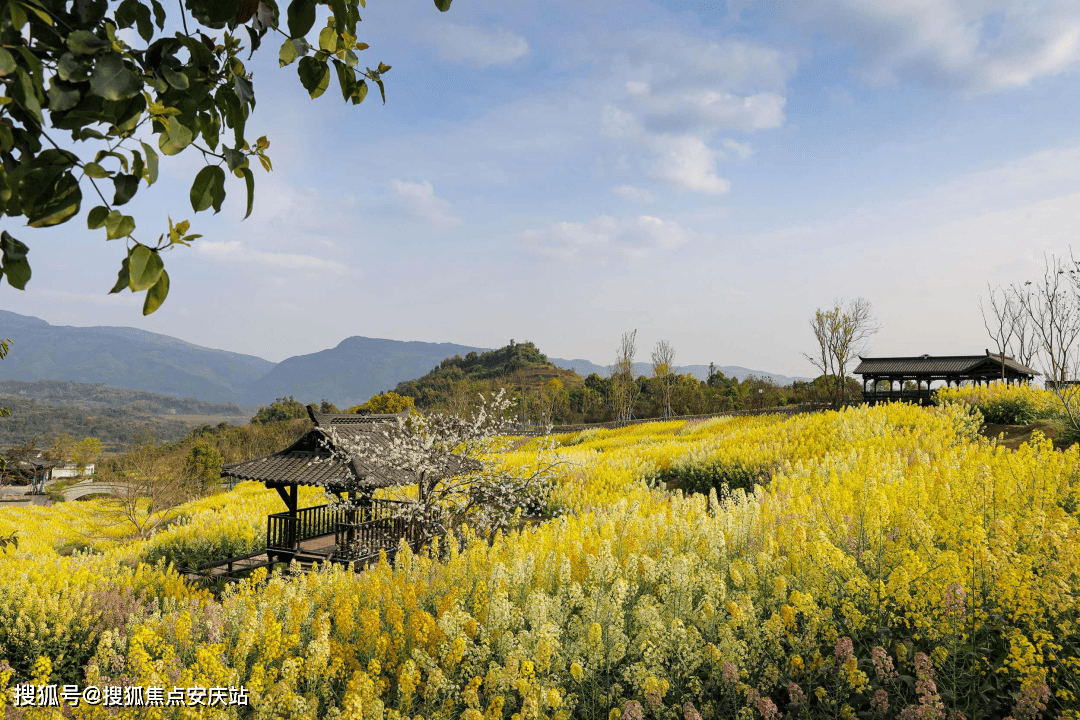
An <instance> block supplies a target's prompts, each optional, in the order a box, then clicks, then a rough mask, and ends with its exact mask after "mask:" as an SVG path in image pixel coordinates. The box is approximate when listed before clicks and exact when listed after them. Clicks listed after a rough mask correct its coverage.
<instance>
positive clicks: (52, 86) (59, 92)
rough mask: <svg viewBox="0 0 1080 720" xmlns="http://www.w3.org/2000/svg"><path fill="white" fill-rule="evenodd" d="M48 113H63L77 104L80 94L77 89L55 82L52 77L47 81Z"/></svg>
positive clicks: (54, 78)
mask: <svg viewBox="0 0 1080 720" xmlns="http://www.w3.org/2000/svg"><path fill="white" fill-rule="evenodd" d="M46 95H47V96H48V98H49V112H64V111H65V110H70V109H71V108H73V107H75V106H76V105H78V104H79V99H80V98H81V97H82V93H80V92H79V89H78V88H77V87H70V86H67V85H66V83H63V82H57V79H56V77H55V76H54V77H53V78H51V79H50V80H49V92H48V93H46Z"/></svg>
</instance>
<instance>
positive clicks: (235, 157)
mask: <svg viewBox="0 0 1080 720" xmlns="http://www.w3.org/2000/svg"><path fill="white" fill-rule="evenodd" d="M221 154H222V155H224V156H225V162H226V163H228V165H229V170H230V171H233V170H236V169H237V168H242V167H244V165H246V164H247V158H246V157H244V153H242V152H240V151H239V150H233V149H232V148H230V147H223V148H221Z"/></svg>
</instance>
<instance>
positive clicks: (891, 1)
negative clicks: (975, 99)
mask: <svg viewBox="0 0 1080 720" xmlns="http://www.w3.org/2000/svg"><path fill="white" fill-rule="evenodd" d="M791 7H792V8H793V9H792V12H791V16H792V17H793V18H794V19H796V20H797V21H798V22H801V23H804V24H808V25H811V26H813V27H815V28H819V29H821V30H823V31H824V32H825V33H826V34H828V35H830V36H832V37H837V38H839V39H841V40H842V41H846V42H847V44H848V45H849V46H850V47H851V49H853V50H854V51H855V52H856V53H857V54H858V56H859V57H860V60H861V74H862V75H863V76H864V77H865V78H867V79H868V80H870V81H872V82H892V81H894V80H896V79H897V78H898V77H900V76H902V75H906V76H914V77H917V78H919V79H920V80H922V81H924V82H927V83H929V84H933V85H941V86H945V87H948V88H952V89H955V90H959V91H961V92H993V91H999V90H1003V89H1006V88H1011V87H1021V86H1024V85H1028V84H1029V83H1031V82H1032V81H1033V80H1035V79H1037V78H1039V77H1042V76H1044V75H1053V74H1056V73H1060V72H1062V71H1064V70H1066V69H1068V68H1070V67H1072V66H1074V65H1075V64H1076V63H1077V62H1078V61H1080V4H1078V3H1076V2H1075V1H1074V0H1041V1H1040V0H1034V1H1031V0H1023V1H1020V0H935V1H933V2H929V1H928V0H805V1H804V2H799V3H794V4H792V6H791Z"/></svg>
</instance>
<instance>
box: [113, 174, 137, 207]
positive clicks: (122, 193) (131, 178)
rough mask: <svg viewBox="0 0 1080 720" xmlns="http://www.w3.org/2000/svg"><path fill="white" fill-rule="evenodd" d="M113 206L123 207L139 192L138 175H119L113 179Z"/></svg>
mask: <svg viewBox="0 0 1080 720" xmlns="http://www.w3.org/2000/svg"><path fill="white" fill-rule="evenodd" d="M113 188H115V191H116V192H115V194H114V195H113V205H123V204H124V203H126V202H127V201H128V200H130V199H131V198H132V197H134V195H135V193H137V192H138V191H139V176H138V175H117V176H116V177H114V178H113Z"/></svg>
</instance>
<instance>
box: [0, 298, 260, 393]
mask: <svg viewBox="0 0 1080 720" xmlns="http://www.w3.org/2000/svg"><path fill="white" fill-rule="evenodd" d="M0 338H11V339H12V340H13V341H14V343H13V344H12V347H11V353H10V354H9V355H8V356H7V358H5V359H4V360H3V362H0V380H25V381H34V380H69V381H72V382H79V383H102V384H104V385H108V386H110V387H115V388H124V389H128V390H145V391H148V392H153V393H159V394H162V395H172V396H176V397H194V398H198V399H199V400H205V401H208V402H236V401H239V400H241V396H242V392H241V389H242V388H243V387H245V386H246V385H248V384H250V383H252V382H254V381H255V380H257V379H259V378H260V377H262V376H263V375H265V374H266V373H267V372H269V371H270V370H271V368H273V367H274V363H272V362H270V361H269V360H263V359H262V358H260V357H255V356H254V355H242V354H240V353H234V352H228V351H226V350H213V349H211V348H205V347H201V346H199V345H192V344H191V343H188V342H184V341H183V340H177V339H176V338H173V337H169V336H168V335H159V334H158V333H152V332H147V331H145V330H137V329H135V328H128V327H102V326H99V327H71V326H68V325H50V324H49V323H47V322H45V321H44V320H40V319H38V318H35V317H29V316H26V315H18V314H16V313H13V312H7V311H5V310H0ZM271 399H272V398H271Z"/></svg>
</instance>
